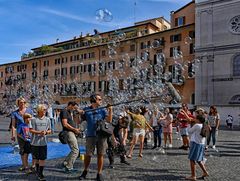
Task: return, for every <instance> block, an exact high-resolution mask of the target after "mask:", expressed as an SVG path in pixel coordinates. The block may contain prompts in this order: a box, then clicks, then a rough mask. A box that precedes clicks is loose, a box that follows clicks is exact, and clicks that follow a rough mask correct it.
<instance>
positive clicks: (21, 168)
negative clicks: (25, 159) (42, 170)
mask: <svg viewBox="0 0 240 181" xmlns="http://www.w3.org/2000/svg"><path fill="white" fill-rule="evenodd" d="M25 170H26V168H24V167H23V166H22V167H20V168H18V171H20V172H22V171H25Z"/></svg>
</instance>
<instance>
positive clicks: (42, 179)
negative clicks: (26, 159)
mask: <svg viewBox="0 0 240 181" xmlns="http://www.w3.org/2000/svg"><path fill="white" fill-rule="evenodd" d="M38 180H41V181H45V180H46V178H45V177H44V175H40V176H39V177H38Z"/></svg>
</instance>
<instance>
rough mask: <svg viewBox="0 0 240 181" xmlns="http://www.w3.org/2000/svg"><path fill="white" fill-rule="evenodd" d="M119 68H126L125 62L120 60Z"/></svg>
mask: <svg viewBox="0 0 240 181" xmlns="http://www.w3.org/2000/svg"><path fill="white" fill-rule="evenodd" d="M118 68H119V69H123V68H124V60H120V61H119V64H118Z"/></svg>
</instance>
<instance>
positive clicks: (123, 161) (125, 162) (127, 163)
mask: <svg viewBox="0 0 240 181" xmlns="http://www.w3.org/2000/svg"><path fill="white" fill-rule="evenodd" d="M120 163H124V164H126V165H130V163H129V162H127V161H126V160H121V161H120Z"/></svg>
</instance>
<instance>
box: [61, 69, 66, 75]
mask: <svg viewBox="0 0 240 181" xmlns="http://www.w3.org/2000/svg"><path fill="white" fill-rule="evenodd" d="M61 75H63V76H64V75H67V68H62V69H61Z"/></svg>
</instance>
